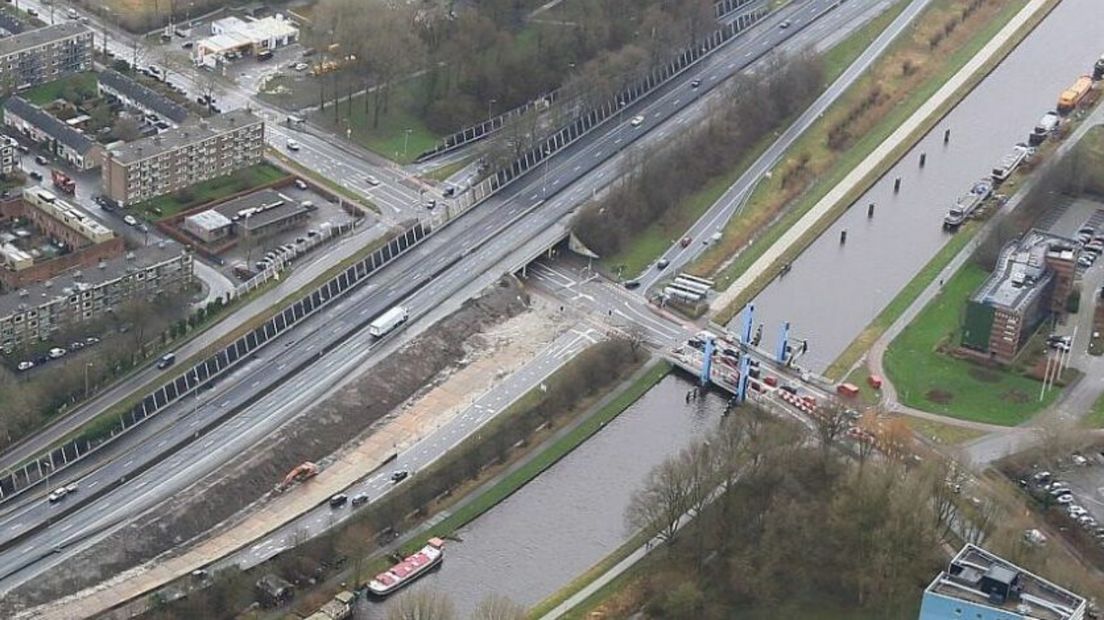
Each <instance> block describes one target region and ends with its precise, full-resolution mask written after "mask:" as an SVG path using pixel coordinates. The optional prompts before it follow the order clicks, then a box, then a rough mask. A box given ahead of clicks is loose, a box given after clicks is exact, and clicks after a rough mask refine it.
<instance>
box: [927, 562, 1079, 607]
mask: <svg viewBox="0 0 1104 620" xmlns="http://www.w3.org/2000/svg"><path fill="white" fill-rule="evenodd" d="M1087 607H1088V603H1087V602H1086V600H1085V599H1084V598H1083V597H1081V596H1078V595H1076V594H1074V593H1073V592H1070V591H1069V590H1066V589H1064V588H1062V587H1060V586H1057V585H1055V584H1053V583H1051V582H1049V581H1047V580H1045V579H1043V578H1042V577H1039V576H1037V575H1034V574H1032V573H1030V572H1028V571H1026V570H1024V569H1023V568H1020V567H1019V566H1016V565H1015V564H1012V563H1011V562H1008V561H1007V560H1004V559H1002V558H1001V557H999V556H997V555H994V554H992V553H989V552H988V551H986V550H984V549H982V548H980V547H977V546H975V545H971V544H967V545H966V546H965V547H963V548H962V550H961V551H959V552H958V554H957V555H956V556H955V557H954V559H952V560H951V563H950V565H949V566H948V567H947V570H946V571H943V572H941V573H939V575H938V576H937V577H936V578H935V580H934V581H932V582H931V584H930V585H928V587H927V588H926V589H925V590H924V598H923V600H922V604H921V607H920V618H919V620H1084V618H1085V612H1086V609H1087Z"/></svg>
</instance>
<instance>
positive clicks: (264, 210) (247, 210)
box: [214, 189, 310, 229]
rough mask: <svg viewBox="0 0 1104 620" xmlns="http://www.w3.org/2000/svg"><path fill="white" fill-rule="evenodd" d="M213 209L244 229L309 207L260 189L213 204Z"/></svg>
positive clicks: (276, 219)
mask: <svg viewBox="0 0 1104 620" xmlns="http://www.w3.org/2000/svg"><path fill="white" fill-rule="evenodd" d="M214 210H215V211H217V212H218V213H221V214H222V215H224V216H226V217H228V218H230V219H231V220H233V221H234V222H235V223H237V224H238V225H240V226H241V227H242V228H245V229H254V228H260V227H262V226H266V225H268V224H271V223H272V222H276V221H279V220H283V219H286V218H289V217H294V216H296V215H299V214H300V213H306V212H307V211H309V210H310V209H309V208H308V207H306V206H304V205H303V204H300V203H299V202H298V201H296V200H295V199H294V198H290V197H288V196H285V195H284V194H281V193H280V192H278V191H276V190H274V189H262V190H260V191H257V192H253V193H252V194H246V195H245V196H242V197H240V198H235V199H233V200H228V201H226V202H224V203H222V204H218V205H215V207H214Z"/></svg>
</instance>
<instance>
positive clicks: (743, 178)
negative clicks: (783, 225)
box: [638, 0, 931, 295]
mask: <svg viewBox="0 0 1104 620" xmlns="http://www.w3.org/2000/svg"><path fill="white" fill-rule="evenodd" d="M930 2H931V0H913V1H912V3H911V4H910V5H909V6H908V7H907V8H906V9H905V10H904V11H903V12H902V13H901V14H900V15H899V16H897V18H896V19H895V20H894V21H893V23H892V24H890V25H889V27H888V28H886V29H885V30H884V31H883V32H882V34H881V35H879V36H878V38H877V39H876V40H875V41H874V43H873V44H871V45H870V47H868V48H867V49H866V50H865V51H864V52H863V53H862V54H861V55H860V56H859V57H858V59H856V60H855V62H853V63H851V66H849V67H848V68H847V70H845V71H844V72H843V73H842V74H841V75H840V76H839V77H838V78H836V81H835V82H833V83H832V85H831V86H829V87H828V89H827V90H825V91H824V92H823V93H822V94H821V95H820V96H819V97H817V99H816V101H814V102H813V103H812V105H810V106H809V107H808V109H806V110H805V112H804V113H802V114H801V116H799V117H798V119H797V120H796V121H794V122H793V123H792V124H791V125H790V126H789V127H788V128H787V129H786V131H784V132H783V133H782V135H781V136H779V138H778V139H777V140H775V141H774V143H773V144H771V145H770V147H769V148H767V150H766V151H764V152H763V154H762V155H760V156H759V157H758V158H757V159H756V160H755V161H754V162H753V163H752V164H751V165H750V166H749V167H748V168H747V170H746V171H744V173H743V174H741V175H740V178H738V179H737V180H736V182H735V183H733V184H732V186H731V187H729V188H728V190H726V191H725V193H724V194H723V195H722V196H721V197H720V198H719V199H717V201H716V202H714V203H713V205H712V206H711V207H710V208H709V210H707V211H706V212H705V213H704V214H703V215H702V216H701V217H700V218H698V221H697V222H695V223H694V225H693V226H691V227H690V229H689V230H688V231H687V233H686V235H688V236H689V237H690V238H691V239H693V240H694V242H693V243H691V244H689V245H688V246H686V247H685V248H684V247H682V246H681V245H680V244H679V243H677V242H676V243H672V245H671V247H670V248H668V249H667V251H666V252H664V253H663V254H662V255H661V256H660V259H657V262H658V260H661V259H666V260H667V261H669V263H670V265H669V266H668V267H667V268H666V270H660V269H657V268H656V263H655V262H653V263H652V264H651V265H649V266H648V268H647V269H646V270H645V271H644V273H643V274H640V277H639V278H638V279H639V281H640V283H641V286H640V288H639V289H638V291H639V292H640V294H643V295H646V294H647V292H648V289H650V288H651V287H653V286H655V284H656V283H657V282H659V281H660V280H661V279H663V278H664V277H667V272H674V271H677V270H678V269H679V268H680V267H682V266H684V265H686V264H688V263H690V262H691V261H693V260H694V259H695V258H697V257H698V256H699V255H701V254H702V252H704V251H705V250H706V249H708V245H706V243H705V242H706V241H707V240H708V239H709V238H710V237H711V236H712V235H713V234H714V233H715V232H721V231H723V229H724V227H725V225H726V224H728V222H729V220H731V219H732V217H733V216H734V215H735V214H736V213H737V212H738V211H739V209H740V207H741V206H743V204H744V201H745V199H746V198H747V196H748V195H749V194H750V192H751V191H752V190H753V189H755V185H756V184H757V183H758V182H759V179H761V178H762V177H763V175H764V174H765V173H766V172H768V171H769V170H770V169H771V167H773V166H774V164H775V162H777V161H778V158H780V157H781V156H782V155H783V154H784V153H785V152H786V150H787V149H789V148H790V146H792V145H793V143H794V142H796V141H797V139H798V138H799V137H801V135H802V134H803V133H805V130H807V129H808V128H809V127H811V126H812V125H813V123H815V122H816V121H817V119H819V118H820V116H821V115H822V114H824V112H825V111H826V110H827V109H828V108H829V107H830V106H831V105H832V104H833V103H835V101H836V99H838V98H839V97H840V95H842V94H843V93H844V92H845V91H846V90H847V88H848V87H849V86H851V84H853V83H854V82H855V80H856V79H858V77H859V76H860V75H862V73H863V72H864V71H866V69H867V68H869V67H870V65H871V64H873V63H874V61H875V60H876V59H877V58H878V57H879V56H881V54H882V52H884V51H885V49H886V48H887V47H889V45H890V44H891V43H892V42H893V40H894V39H895V38H897V35H899V34H900V33H901V32H903V31H904V30H905V28H907V27H908V26H909V24H910V23H912V20H913V19H914V18H915V17H916V16H917V15H918V14H919V13H920V11H922V10H923V9H924V7H926V6H927V5H928V4H929V3H930ZM851 4H852V5H859V4H861V3H851ZM889 4H890V2H888V1H885V0H883V1H882V2H879V3H878V4H877V5H874V6H872V7H871V8H870V9H869V10H870V11H871V12H872V13H880V12H881V11H884V10H885V9H886V8H888V6H889ZM844 6H847V5H844ZM795 19H796V18H795ZM812 28H821V29H827V28H830V26H829V25H827V24H824V23H822V24H817V25H815V26H812ZM837 36H838V35H837Z"/></svg>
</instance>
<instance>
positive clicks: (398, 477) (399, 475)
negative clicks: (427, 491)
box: [391, 469, 410, 482]
mask: <svg viewBox="0 0 1104 620" xmlns="http://www.w3.org/2000/svg"><path fill="white" fill-rule="evenodd" d="M409 475H410V472H408V471H406V470H405V469H400V470H398V471H396V472H394V473H393V474H391V482H402V481H403V480H406V477H407V476H409Z"/></svg>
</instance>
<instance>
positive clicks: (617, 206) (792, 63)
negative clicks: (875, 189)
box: [573, 55, 823, 256]
mask: <svg viewBox="0 0 1104 620" xmlns="http://www.w3.org/2000/svg"><path fill="white" fill-rule="evenodd" d="M822 67H823V65H822V63H821V62H820V61H819V59H818V58H816V57H814V56H808V55H805V56H799V57H794V58H790V59H787V60H785V61H782V60H777V59H776V60H775V62H774V63H772V64H771V65H769V66H768V67H767V68H765V69H764V70H763V71H760V72H758V73H757V74H756V75H755V76H750V77H742V78H740V79H737V80H735V81H734V82H733V83H732V84H731V85H730V86H728V87H726V88H727V91H726V92H725V96H724V97H723V98H722V101H723V103H721V104H719V105H718V106H717V108H716V109H714V110H712V111H710V116H709V120H708V122H706V123H704V124H703V125H700V126H699V127H698V128H697V129H694V130H691V131H687V132H684V133H683V134H682V135H681V136H680V137H678V138H677V139H675V140H673V141H671V143H670V144H669V145H668V146H667V147H666V148H664V149H662V150H658V151H651V152H649V153H648V154H643V155H642V154H640V153H638V152H634V157H632V158H630V160H629V161H628V162H627V164H626V165H627V166H628V167H629V169H630V171H631V172H630V174H629V175H628V176H627V177H626V178H625V179H624V181H622V182H621V183H620V184H619V185H618V186H616V187H615V188H613V189H612V190H611V191H610V192H609V193H608V194H607V195H606V196H605V197H603V198H602V199H600V200H596V201H593V202H591V203H589V204H588V205H586V206H585V207H584V208H583V209H582V211H581V212H580V213H579V215H578V217H576V218H575V223H574V226H573V228H574V231H575V234H576V235H578V236H579V238H580V239H582V240H583V242H584V243H586V244H587V246H588V247H590V248H591V249H593V250H594V251H595V252H597V253H599V254H602V255H607V256H608V255H613V254H617V253H618V252H620V251H621V250H622V249H624V248H625V247H626V246H627V244H628V243H630V242H631V241H632V240H633V239H634V238H636V236H637V235H639V234H640V233H641V232H642V231H643V230H644V229H646V228H648V227H649V226H652V225H653V224H656V223H659V224H660V225H663V224H664V222H665V218H668V217H671V216H670V215H669V214H671V213H672V212H676V211H677V209H676V207H677V206H678V205H679V203H681V202H682V201H683V200H685V199H686V198H687V197H688V196H690V195H692V194H693V193H695V192H697V191H699V190H701V188H702V187H704V186H706V185H708V184H709V183H710V182H712V181H713V180H714V179H716V178H717V177H718V176H720V175H723V174H728V173H729V172H731V170H732V168H733V167H734V166H736V165H737V164H738V163H739V162H740V161H742V160H743V159H744V158H746V157H747V156H748V155H749V154H751V153H752V152H753V151H754V149H755V148H756V146H757V145H758V143H759V142H760V141H761V140H762V139H763V138H764V137H765V136H767V135H769V134H770V133H772V132H774V131H776V130H778V129H779V128H780V127H781V126H782V124H783V123H784V122H785V121H786V120H787V119H789V118H790V117H791V116H793V115H794V114H796V113H798V112H799V111H800V110H802V109H803V108H804V107H805V106H806V105H807V103H808V102H809V101H810V100H811V99H812V98H813V97H814V96H815V95H816V93H817V92H819V90H820V85H821V83H822V81H823V68H822Z"/></svg>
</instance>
